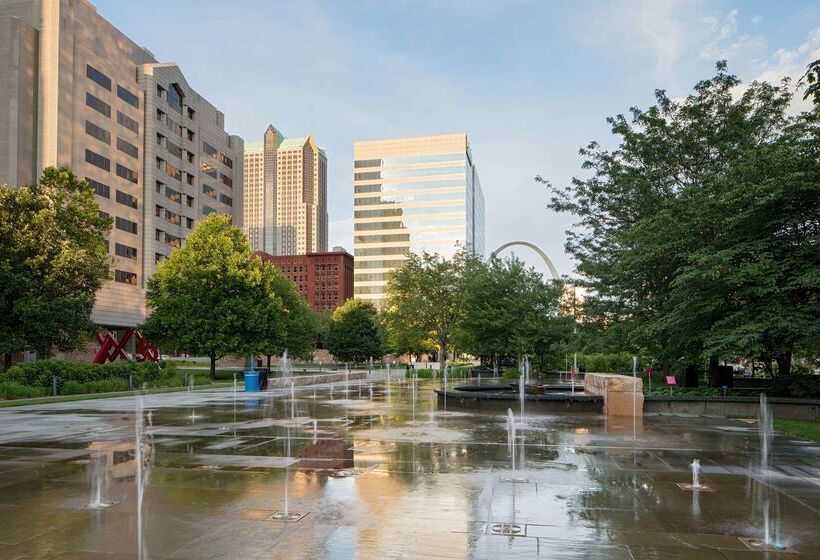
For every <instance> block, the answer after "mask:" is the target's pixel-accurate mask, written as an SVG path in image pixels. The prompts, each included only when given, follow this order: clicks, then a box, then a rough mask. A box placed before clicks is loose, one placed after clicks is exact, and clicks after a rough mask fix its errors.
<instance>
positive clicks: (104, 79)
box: [85, 64, 111, 91]
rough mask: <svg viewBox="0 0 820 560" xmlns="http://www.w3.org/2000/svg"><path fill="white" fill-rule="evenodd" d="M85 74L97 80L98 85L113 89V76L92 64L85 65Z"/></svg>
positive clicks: (109, 89)
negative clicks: (110, 76)
mask: <svg viewBox="0 0 820 560" xmlns="http://www.w3.org/2000/svg"><path fill="white" fill-rule="evenodd" d="M85 75H86V76H87V77H89V78H90V79H91V81H92V82H95V83H96V84H97V85H99V86H102V87H104V88H105V89H107V90H108V91H111V78H109V77H108V76H106V75H105V74H103V73H102V72H100V71H99V70H97V69H96V68H94V67H93V66H91V65H90V64H86V65H85Z"/></svg>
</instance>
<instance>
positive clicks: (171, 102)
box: [165, 84, 182, 114]
mask: <svg viewBox="0 0 820 560" xmlns="http://www.w3.org/2000/svg"><path fill="white" fill-rule="evenodd" d="M165 100H166V101H167V102H168V106H169V107H171V109H173V110H174V111H176V112H177V113H179V114H182V91H181V90H180V89H179V86H178V85H176V84H171V87H169V88H168V89H167V90H166V92H165Z"/></svg>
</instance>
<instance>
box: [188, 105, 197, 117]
mask: <svg viewBox="0 0 820 560" xmlns="http://www.w3.org/2000/svg"><path fill="white" fill-rule="evenodd" d="M195 113H196V112H195V111H194V110H193V109H191V108H190V107H188V118H189V119H191V120H194V114H195Z"/></svg>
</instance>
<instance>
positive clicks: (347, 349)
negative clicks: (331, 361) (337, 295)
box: [325, 299, 384, 363]
mask: <svg viewBox="0 0 820 560" xmlns="http://www.w3.org/2000/svg"><path fill="white" fill-rule="evenodd" d="M325 345H326V347H327V350H328V352H330V353H331V354H332V355H333V356H334V357H335V358H336V359H337V360H341V361H344V362H357V363H360V362H366V361H367V360H369V359H370V358H381V356H382V354H383V353H384V334H383V332H382V328H381V325H380V324H379V319H378V311H376V308H375V307H374V306H373V304H372V303H370V302H369V301H365V300H360V299H349V300H347V301H346V302H345V303H344V304H342V305H341V306H339V307H337V308H336V310H335V311H334V312H333V316H332V317H331V320H330V325H329V326H328V331H327V334H326V336H325Z"/></svg>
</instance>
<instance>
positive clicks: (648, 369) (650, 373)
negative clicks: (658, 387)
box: [646, 367, 655, 395]
mask: <svg viewBox="0 0 820 560" xmlns="http://www.w3.org/2000/svg"><path fill="white" fill-rule="evenodd" d="M653 373H655V370H654V369H652V368H651V367H648V368H646V376H647V377H648V378H649V394H650V395H651V394H652V374H653Z"/></svg>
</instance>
